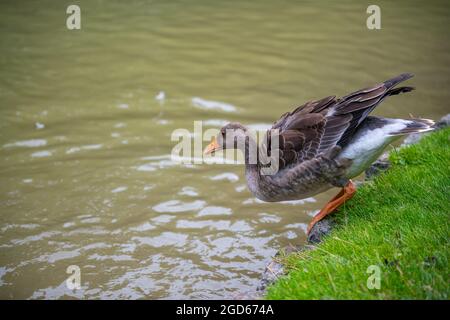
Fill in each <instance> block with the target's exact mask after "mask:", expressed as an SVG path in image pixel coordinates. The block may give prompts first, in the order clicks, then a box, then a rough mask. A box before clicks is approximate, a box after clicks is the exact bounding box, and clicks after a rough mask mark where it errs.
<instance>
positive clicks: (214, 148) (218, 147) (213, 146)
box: [203, 137, 220, 154]
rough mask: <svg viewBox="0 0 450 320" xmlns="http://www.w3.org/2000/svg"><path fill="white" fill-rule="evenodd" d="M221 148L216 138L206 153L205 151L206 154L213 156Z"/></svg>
mask: <svg viewBox="0 0 450 320" xmlns="http://www.w3.org/2000/svg"><path fill="white" fill-rule="evenodd" d="M219 149H220V146H219V144H218V143H217V140H216V138H215V137H213V138H212V140H211V143H210V144H208V146H207V147H206V148H205V151H203V153H204V154H211V153H214V152H215V151H217V150H219Z"/></svg>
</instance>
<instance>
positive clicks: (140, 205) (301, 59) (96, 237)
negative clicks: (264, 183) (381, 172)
mask: <svg viewBox="0 0 450 320" xmlns="http://www.w3.org/2000/svg"><path fill="white" fill-rule="evenodd" d="M77 3H79V4H80V6H81V11H82V14H81V16H82V29H81V30H79V31H69V30H67V29H66V27H65V19H66V14H65V10H66V5H67V4H65V3H64V2H58V1H39V2H34V1H21V2H20V3H19V2H17V1H2V2H1V4H0V48H1V54H0V70H1V75H2V76H1V78H0V99H1V100H0V101H1V107H0V116H1V118H0V119H1V121H0V159H1V160H0V171H1V175H0V177H1V185H0V212H1V218H0V224H1V225H0V230H1V231H0V297H1V298H69V297H78V298H235V297H238V296H241V295H243V294H244V295H245V294H249V295H251V294H252V292H254V290H255V288H256V287H257V285H258V283H259V276H260V273H261V272H262V271H263V270H264V267H265V264H266V263H267V262H268V261H269V259H270V257H271V256H272V255H273V254H275V253H276V251H277V250H278V249H279V248H281V247H284V246H286V245H289V244H292V245H300V244H302V243H304V241H305V228H306V225H307V223H308V222H309V220H310V218H311V217H310V216H311V214H313V213H314V212H315V211H316V210H317V209H319V208H320V206H321V205H323V203H324V202H325V201H326V200H327V199H328V198H330V197H331V196H332V195H333V193H335V192H336V190H331V191H329V192H327V193H325V194H322V195H319V196H317V197H314V198H310V199H307V200H306V201H302V202H297V203H287V204H286V203H284V204H265V203H261V202H258V201H255V199H254V198H253V197H252V196H251V194H250V193H249V191H248V190H247V189H246V188H245V180H244V177H243V168H242V167H241V166H239V165H230V164H221V165H207V164H203V165H200V164H196V165H180V164H177V163H175V162H173V161H172V160H171V158H170V152H171V149H172V147H173V146H174V144H175V143H174V142H172V141H171V140H170V135H171V133H172V131H173V130H174V129H177V128H186V129H189V130H193V121H194V120H203V121H204V126H205V128H217V127H220V125H221V124H223V123H226V122H227V121H240V122H242V123H245V124H249V125H253V126H256V127H261V126H266V125H269V124H270V123H272V122H273V121H274V120H275V119H277V118H278V117H279V116H280V115H281V113H283V112H285V111H288V110H290V109H291V108H293V107H294V106H296V105H299V104H301V103H303V102H305V101H307V100H310V99H315V98H321V97H324V96H327V95H330V94H337V95H345V94H347V93H349V92H350V91H351V90H354V89H359V88H361V87H364V86H367V85H371V84H374V83H375V82H378V81H381V80H385V79H387V78H389V77H391V76H395V75H397V74H399V73H401V72H413V73H415V74H416V77H415V78H414V79H413V80H412V81H410V83H411V84H413V85H415V86H416V87H417V88H418V90H417V91H416V92H414V93H412V94H407V95H404V96H402V97H393V98H391V99H389V100H388V101H386V102H385V103H383V104H382V105H381V106H380V107H379V108H378V109H377V111H376V114H379V115H385V116H391V117H405V116H406V117H407V116H408V115H409V114H413V115H415V116H423V117H429V118H434V119H436V118H439V117H441V116H442V115H443V114H445V113H448V111H449V106H448V101H450V93H449V90H448V87H449V85H450V72H449V71H450V70H449V69H450V55H449V49H450V48H449V46H450V41H449V40H450V39H449V36H448V26H449V17H450V15H449V14H450V5H449V4H448V2H446V1H440V2H432V3H428V2H427V3H426V4H425V3H423V2H419V1H417V2H411V1H410V2H397V1H396V2H395V3H393V2H392V1H381V2H379V5H380V6H381V9H382V30H381V31H369V30H368V29H367V28H366V25H365V20H366V17H367V14H366V13H365V11H366V5H365V4H364V3H359V2H350V1H344V2H340V3H339V4H338V3H336V2H334V1H333V2H331V1H329V2H327V1H323V2H320V3H317V2H313V1H304V2H295V3H294V2H293V1H292V2H288V1H284V2H280V1H258V2H256V1H221V2H219V1H214V2H213V1H206V0H205V1H170V2H167V1H151V2H148V1H127V2H124V1H92V0H91V1H79V2H77ZM193 99H194V100H193ZM205 101H206V103H205ZM215 102H220V103H215ZM70 265H77V266H79V267H80V270H81V285H82V288H81V289H80V290H77V291H71V290H69V289H68V288H67V286H66V284H65V280H66V279H67V277H68V276H69V275H68V274H67V273H66V269H67V267H68V266H70Z"/></svg>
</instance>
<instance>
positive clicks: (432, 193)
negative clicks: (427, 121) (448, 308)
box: [266, 129, 450, 299]
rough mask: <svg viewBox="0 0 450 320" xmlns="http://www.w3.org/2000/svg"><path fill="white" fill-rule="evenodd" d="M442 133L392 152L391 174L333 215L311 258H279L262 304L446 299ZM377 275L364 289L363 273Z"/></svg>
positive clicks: (446, 175) (446, 157)
mask: <svg viewBox="0 0 450 320" xmlns="http://www.w3.org/2000/svg"><path fill="white" fill-rule="evenodd" d="M449 138H450V129H444V130H440V131H438V132H435V133H433V134H431V135H429V136H427V137H425V138H424V139H422V140H421V141H420V142H419V143H418V144H416V145H413V146H409V147H407V148H402V149H400V150H394V151H392V152H391V154H390V159H391V162H392V163H393V166H392V168H391V169H390V170H389V171H387V172H386V173H384V174H382V175H380V176H379V177H377V178H376V179H375V180H374V181H373V182H370V183H367V184H366V185H364V186H363V187H361V188H360V189H358V192H357V193H356V195H355V196H354V197H353V199H352V200H350V201H349V202H348V203H347V204H345V206H344V207H343V208H342V209H340V211H339V212H336V213H335V219H336V220H337V222H338V226H337V227H336V228H335V229H334V230H333V232H332V233H331V234H330V235H328V236H327V237H326V238H325V240H324V241H323V242H322V243H321V244H320V245H318V246H317V247H316V248H315V249H314V250H309V251H304V252H298V253H293V254H290V255H288V256H285V257H283V258H282V262H283V263H284V264H285V267H286V269H287V270H288V271H289V273H288V275H287V276H284V277H282V278H280V279H279V280H278V281H277V282H276V283H275V284H273V285H272V286H271V287H269V289H268V293H267V296H266V298H267V299H448V296H449V269H448V260H449V213H450V205H449V203H450V190H449V189H450V169H449V166H450V146H449V142H450V140H449ZM371 265H375V266H378V267H379V268H380V270H381V278H380V279H381V282H380V284H381V287H380V289H369V288H368V287H367V279H368V277H369V276H370V274H368V273H367V268H368V267H369V266H371Z"/></svg>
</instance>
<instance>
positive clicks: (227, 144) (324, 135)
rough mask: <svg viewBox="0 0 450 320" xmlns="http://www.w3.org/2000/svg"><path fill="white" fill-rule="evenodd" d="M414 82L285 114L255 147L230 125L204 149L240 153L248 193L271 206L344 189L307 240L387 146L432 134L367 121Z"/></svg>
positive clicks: (410, 124) (409, 123) (415, 124)
mask: <svg viewBox="0 0 450 320" xmlns="http://www.w3.org/2000/svg"><path fill="white" fill-rule="evenodd" d="M412 76H413V75H412V74H408V73H405V74H401V75H399V76H398V77H395V78H393V79H390V80H387V81H385V82H382V83H379V84H377V85H374V86H372V87H370V88H366V89H361V90H359V91H356V92H354V93H351V94H349V95H347V96H345V97H342V98H336V97H335V96H330V97H326V98H323V99H320V100H317V101H310V102H307V103H305V104H304V105H302V106H300V107H298V108H296V109H294V110H293V111H291V112H287V113H285V114H283V115H282V116H281V118H280V119H279V120H278V121H276V122H275V123H274V124H273V126H272V128H271V129H270V130H268V131H267V133H266V135H265V139H263V141H262V143H257V140H256V139H255V138H254V137H253V136H252V135H250V134H249V130H248V129H247V128H246V127H245V126H243V125H242V124H240V123H229V124H227V125H225V126H224V127H222V128H221V130H220V132H219V133H218V134H217V136H216V137H215V138H213V140H212V141H211V143H210V144H209V145H208V146H207V147H206V149H205V154H211V153H214V152H216V151H218V150H223V149H227V148H228V149H230V148H231V149H240V150H241V151H242V152H243V154H244V159H245V176H246V180H247V185H248V188H249V189H250V191H251V192H252V193H253V194H254V195H255V196H256V197H257V198H258V199H260V200H263V201H267V202H276V201H286V200H297V199H304V198H307V197H311V196H313V195H316V194H318V193H321V192H324V191H325V190H327V189H330V188H332V187H340V188H342V190H341V191H340V192H339V193H338V194H337V195H336V196H335V197H334V198H333V199H331V200H330V201H329V202H328V203H327V204H326V205H325V206H324V207H323V208H322V209H321V210H320V212H319V213H318V214H317V215H316V216H315V217H314V218H313V219H312V221H311V223H310V224H309V226H308V229H307V233H308V234H309V232H310V230H311V229H312V227H313V226H314V225H315V224H316V223H317V222H318V221H320V220H321V219H323V218H324V217H325V216H327V215H329V214H330V213H332V212H333V211H334V210H336V209H337V208H338V207H339V206H340V205H342V204H343V203H344V202H345V201H347V200H348V199H350V198H351V197H352V196H353V195H354V194H355V192H356V188H355V185H354V183H353V182H352V180H351V179H352V178H354V177H356V176H358V175H359V174H361V173H362V172H363V171H364V170H365V169H366V168H368V167H369V166H370V165H371V163H372V162H373V161H375V160H376V159H377V158H378V157H379V156H380V154H381V153H382V152H383V149H384V148H385V147H386V146H387V145H388V144H389V143H391V142H393V141H394V140H396V139H398V138H400V137H401V136H403V135H406V134H410V133H413V132H424V131H429V130H432V129H433V128H432V126H433V124H434V122H433V121H432V120H428V119H408V120H405V119H388V118H382V117H375V116H369V114H370V112H372V111H373V110H374V109H375V108H376V107H377V106H378V105H379V104H380V103H381V102H382V101H383V100H384V99H385V98H387V97H389V96H393V95H397V94H400V93H405V92H410V91H411V90H413V89H414V88H413V87H396V86H397V85H398V84H399V83H400V82H402V81H405V80H407V79H409V78H411V77H412ZM274 132H276V135H275V134H274ZM229 137H232V138H231V139H229ZM274 137H275V140H274ZM274 141H276V142H277V143H276V144H275V143H274ZM240 142H242V143H240ZM251 150H257V152H256V154H257V157H256V160H253V161H252V157H251ZM273 154H276V155H277V157H278V158H277V160H278V162H277V163H278V167H277V170H276V171H274V172H273V173H272V174H263V173H262V169H263V168H265V167H267V161H266V160H267V156H271V155H273ZM264 155H267V156H266V159H265V161H262V160H263V159H264V157H265V156H264Z"/></svg>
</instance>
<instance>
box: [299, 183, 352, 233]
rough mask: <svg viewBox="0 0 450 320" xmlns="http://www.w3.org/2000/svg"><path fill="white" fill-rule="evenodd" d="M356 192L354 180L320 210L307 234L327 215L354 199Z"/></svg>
mask: <svg viewBox="0 0 450 320" xmlns="http://www.w3.org/2000/svg"><path fill="white" fill-rule="evenodd" d="M355 192H356V187H355V185H354V184H353V182H352V180H349V181H348V183H347V185H346V186H345V187H344V188H342V190H341V191H340V192H339V193H338V194H337V195H336V196H335V197H334V198H333V199H331V200H330V201H329V202H328V203H327V204H326V205H325V206H324V207H323V208H322V210H320V212H319V213H318V214H317V215H315V216H314V218H313V219H312V221H311V222H310V224H309V226H308V229H307V232H306V234H309V232H310V231H311V229H312V227H313V226H314V225H315V224H316V223H317V222H319V221H320V220H322V219H323V218H325V217H326V216H327V215H329V214H330V213H332V212H333V211H334V210H336V209H337V208H339V207H340V206H341V205H342V204H343V203H344V202H345V201H347V200H348V199H350V198H351V197H353V195H354V194H355Z"/></svg>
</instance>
